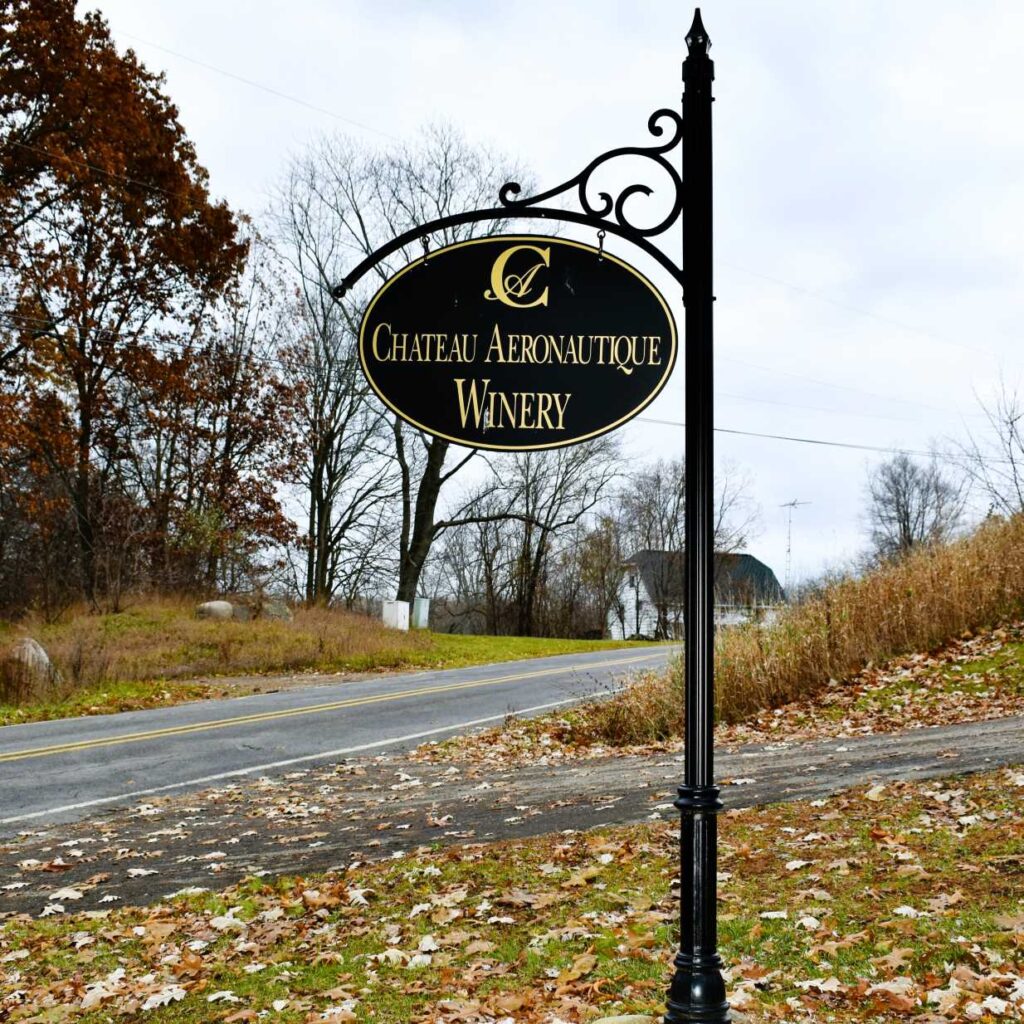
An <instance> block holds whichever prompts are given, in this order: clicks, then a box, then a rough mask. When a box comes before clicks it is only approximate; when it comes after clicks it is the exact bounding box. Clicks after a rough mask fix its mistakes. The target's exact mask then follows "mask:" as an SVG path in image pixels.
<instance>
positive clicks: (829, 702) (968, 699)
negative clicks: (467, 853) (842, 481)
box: [417, 622, 1024, 764]
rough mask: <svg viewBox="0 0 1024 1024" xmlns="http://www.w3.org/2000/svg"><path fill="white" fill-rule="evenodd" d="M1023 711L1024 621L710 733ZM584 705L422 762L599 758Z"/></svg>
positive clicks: (771, 734) (899, 726) (485, 735)
mask: <svg viewBox="0 0 1024 1024" xmlns="http://www.w3.org/2000/svg"><path fill="white" fill-rule="evenodd" d="M1022 713H1024V623H1019V622H1018V623H1015V624H1012V625H1007V626H1003V627H1000V628H998V629H995V630H991V631H988V632H985V633H983V634H979V635H977V636H969V637H963V638H961V639H959V640H955V641H952V642H951V643H949V644H947V645H946V646H944V647H943V648H941V649H940V650H938V651H935V652H932V653H930V654H913V655H910V656H907V657H903V658H897V659H894V660H893V661H891V662H888V663H887V664H885V665H881V666H871V667H869V668H867V669H865V670H864V671H863V672H860V673H858V674H857V675H855V676H853V677H852V678H851V679H849V680H845V681H838V680H830V681H829V682H827V683H826V684H825V685H824V686H823V687H822V688H821V689H820V690H819V691H817V692H816V693H815V694H813V695H812V696H810V697H808V698H806V699H804V700H800V701H794V702H792V703H790V704H785V705H783V706H782V707H779V708H767V709H765V710H763V711H760V712H758V713H757V714H756V715H753V716H752V717H750V718H748V719H747V720H745V721H743V722H738V723H735V724H730V725H720V726H718V727H717V728H716V730H715V742H716V743H717V744H719V745H720V746H722V747H724V748H727V749H731V748H735V747H738V746H740V745H746V744H751V743H777V742H788V743H792V742H807V741H812V740H820V739H826V738H846V737H855V736H865V735H872V734H876V733H890V732H901V731H904V730H907V729H916V728H926V727H928V726H935V725H954V724H958V723H963V722H979V721H985V720H987V719H993V718H1005V717H1008V716H1010V715H1019V714H1022ZM587 718H588V709H587V706H586V705H583V706H581V707H579V708H576V709H573V710H572V711H569V712H561V713H559V714H555V715H547V716H544V717H541V718H534V719H530V720H521V719H510V720H509V721H507V722H506V723H504V725H502V726H501V727H499V728H495V729H489V730H487V731H486V732H482V733H479V734H477V735H476V736H474V737H471V738H470V739H468V740H467V739H464V738H461V737H460V738H459V740H458V741H448V742H445V743H433V744H426V745H425V746H423V747H421V748H420V750H419V751H418V752H417V757H418V758H419V759H421V760H425V761H437V762H441V761H443V762H448V761H462V762H467V761H477V762H481V761H483V762H490V763H493V764H502V763H504V764H521V763H523V760H524V759H526V758H530V757H537V756H540V755H543V754H545V753H547V754H550V753H551V752H552V751H555V750H557V751H558V753H559V756H561V757H603V756H607V755H608V754H609V753H610V752H611V749H612V748H610V747H609V746H608V745H607V744H602V743H600V742H596V741H594V740H593V738H592V735H591V732H590V729H589V728H588V721H587ZM682 748H683V742H682V739H681V738H676V739H670V740H667V741H665V742H661V743H653V744H648V745H645V746H630V747H619V748H615V749H618V750H619V751H620V752H628V753H640V752H644V751H652V750H660V751H665V752H676V751H679V750H682Z"/></svg>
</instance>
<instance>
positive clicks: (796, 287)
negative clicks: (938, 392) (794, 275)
mask: <svg viewBox="0 0 1024 1024" xmlns="http://www.w3.org/2000/svg"><path fill="white" fill-rule="evenodd" d="M719 262H720V263H721V265H722V266H725V267H729V269H730V270H738V271H739V272H740V273H741V274H749V275H750V276H751V277H758V278H760V279H761V280H762V281H769V282H770V283H771V284H777V285H781V286H782V287H783V288H789V289H791V290H792V291H795V292H800V293H802V294H803V295H809V296H811V297H812V298H815V299H817V300H818V301H819V302H825V303H827V304H828V305H830V306H836V307H837V308H838V309H844V310H846V311H847V312H850V313H856V314H857V315H858V316H863V317H867V318H869V319H871V320H876V321H878V323H882V324H886V325H888V326H889V327H896V328H898V329H899V330H901V331H907V332H908V333H910V334H919V335H920V336H921V337H923V338H929V339H931V340H932V341H937V342H938V343H939V344H940V345H947V346H949V347H950V348H958V349H962V350H963V351H964V352H970V353H972V354H973V355H981V356H988V357H989V358H991V359H995V360H997V361H998V360H1001V359H1004V358H1005V356H1001V355H999V354H998V353H996V352H993V351H992V350H991V349H985V348H978V347H977V346H975V345H965V344H964V343H963V342H960V341H952V340H951V339H949V338H944V337H942V335H940V334H935V333H934V332H932V331H927V330H925V329H924V328H923V327H916V326H915V325H913V324H908V323H904V322H903V321H901V320H896V319H894V318H892V317H888V316H883V315H882V314H881V313H875V312H874V311H872V310H870V309H863V308H862V307H860V306H854V305H852V304H851V303H848V302H842V301H840V300H839V299H835V298H833V297H832V296H831V295H828V294H827V293H826V292H822V291H819V290H818V289H816V288H808V287H807V286H806V285H801V284H793V282H792V281H784V280H783V279H782V278H780V277H772V276H771V275H770V274H764V273H761V272H760V271H758V270H748V269H747V268H746V267H740V266H737V265H736V264H735V263H727V262H724V261H721V260H720V261H719ZM1014 361H1015V362H1016V361H1017V360H1014Z"/></svg>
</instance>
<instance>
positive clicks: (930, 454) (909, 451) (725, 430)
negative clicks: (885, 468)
mask: <svg viewBox="0 0 1024 1024" xmlns="http://www.w3.org/2000/svg"><path fill="white" fill-rule="evenodd" d="M636 419H637V421H638V422H640V423H655V424H658V425H660V426H665V427H685V426H686V424H685V423H684V422H683V421H682V420H662V419H655V418H654V417H653V416H637V417H636ZM714 431H715V433H716V434H734V435H737V436H740V437H759V438H763V439H765V440H769V441H790V442H792V443H794V444H813V445H821V446H822V447H825V448H849V449H853V450H854V451H861V452H878V453H880V454H882V455H915V456H918V457H920V458H932V459H941V460H943V461H955V459H954V458H953V457H952V456H950V455H948V454H947V453H945V452H937V451H927V450H924V449H920V448H889V447H885V446H883V445H874V444H858V443H856V442H854V441H827V440H825V439H824V438H820V437H791V436H790V435H788V434H762V433H758V432H757V431H754V430H735V429H733V428H730V427H715V428H714ZM985 461H986V462H993V463H1001V464H1006V463H1009V461H1010V460H1009V459H991V458H988V459H985Z"/></svg>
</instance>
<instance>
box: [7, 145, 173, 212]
mask: <svg viewBox="0 0 1024 1024" xmlns="http://www.w3.org/2000/svg"><path fill="white" fill-rule="evenodd" d="M11 145H14V146H20V147H21V148H22V149H30V150H32V151H33V152H35V153H42V154H43V155H44V156H48V157H49V158H50V159H51V160H64V161H65V162H66V163H69V164H78V166H79V167H88V168H89V169H90V170H92V171H96V172H97V173H99V174H105V175H107V177H108V178H114V179H116V180H117V181H123V182H125V183H126V184H128V185H135V186H136V187H137V188H144V189H147V190H148V191H150V192H160V193H161V194H163V195H165V196H170V197H171V198H172V199H177V198H178V197H179V196H183V195H185V192H184V191H182V192H171V191H169V190H168V189H166V188H161V187H160V186H159V185H152V184H150V183H149V182H145V181H140V180H139V179H138V178H128V177H126V176H125V175H123V174H118V173H117V172H116V171H108V170H107V168H106V167H100V166H99V164H92V163H89V161H88V160H80V159H78V158H77V157H73V156H68V155H67V154H65V153H52V152H51V151H50V150H48V149H44V148H43V147H42V146H33V145H32V144H31V143H29V142H18V141H14V142H12V143H11Z"/></svg>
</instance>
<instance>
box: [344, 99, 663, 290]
mask: <svg viewBox="0 0 1024 1024" xmlns="http://www.w3.org/2000/svg"><path fill="white" fill-rule="evenodd" d="M647 130H648V131H649V132H650V134H651V135H653V136H654V137H655V138H661V136H665V135H667V137H666V138H665V139H664V140H663V141H661V142H659V143H657V144H655V145H651V146H620V147H618V148H617V149H611V150H609V151H608V152H607V153H602V154H601V155H600V156H598V157H596V158H595V159H593V160H591V161H590V163H589V164H587V166H586V167H584V168H583V170H581V171H580V172H579V173H578V174H576V175H574V176H573V177H572V178H569V179H568V180H567V181H564V182H563V183H562V184H561V185H556V186H555V187H554V188H550V189H547V190H546V191H544V192H538V193H537V194H536V195H533V196H527V197H525V198H522V199H519V198H517V197H518V195H519V193H520V192H521V191H522V186H521V185H520V184H519V183H518V182H515V181H507V182H505V184H504V185H502V186H501V188H500V189H499V190H498V203H499V205H498V206H494V207H489V208H484V209H480V210H467V211H466V212H465V213H455V214H451V215H449V216H447V217H439V218H438V219H437V220H432V221H427V222H426V223H424V224H418V225H416V226H415V227H413V228H410V230H408V231H406V232H403V233H402V234H401V235H398V236H396V237H395V238H393V239H391V240H390V241H389V242H387V243H386V244H384V245H382V246H381V247H380V248H379V249H376V250H375V251H374V252H372V253H370V255H369V256H367V257H366V258H365V259H364V260H362V261H361V262H360V263H359V264H358V265H357V266H355V267H354V268H353V269H352V270H351V271H349V273H348V274H346V275H345V278H344V280H342V282H341V283H340V284H339V285H337V286H336V287H335V288H333V289H332V291H331V294H332V295H333V297H334V298H336V299H340V298H342V297H343V296H344V295H345V294H347V293H348V292H349V291H350V290H351V288H352V286H353V285H354V284H355V283H356V282H357V281H358V280H359V279H360V278H361V277H363V275H364V274H366V273H367V272H368V271H369V270H372V269H373V267H375V266H376V265H377V264H378V263H380V262H381V261H382V260H384V259H386V258H387V257H388V256H390V255H391V254H392V253H394V252H397V251H398V250H399V249H401V248H403V247H404V246H406V245H408V244H409V243H410V242H415V241H417V240H422V239H424V238H425V237H427V236H428V235H430V234H432V233H433V232H435V231H443V230H445V229H446V228H451V227H456V226H457V225H460V224H472V223H475V222H478V221H486V220H507V219H508V218H509V217H510V216H511V217H515V218H537V219H542V220H560V221H565V222H567V223H571V224H581V225H583V226H585V227H591V228H595V229H597V230H599V231H608V232H611V233H612V234H614V235H618V236H619V237H620V238H624V239H625V240H626V241H628V242H630V243H632V244H633V245H635V246H636V247H637V248H638V249H641V250H642V251H643V252H645V253H646V254H647V255H648V256H650V257H651V258H652V259H653V260H655V261H656V262H657V263H658V264H660V265H661V266H662V267H663V268H664V269H665V270H667V271H668V272H669V273H670V274H671V275H672V277H673V278H674V279H675V280H676V281H677V282H678V283H679V284H680V285H682V283H683V271H682V268H680V267H679V266H678V265H677V264H676V263H675V262H674V261H673V260H672V259H670V258H669V257H668V256H666V255H665V253H664V252H662V251H661V249H659V248H658V247H657V246H656V245H654V244H653V242H651V241H650V239H651V238H652V237H654V236H656V235H660V234H662V233H664V232H665V231H668V230H669V228H671V227H672V226H673V225H675V224H676V223H677V222H678V221H679V218H680V215H681V214H682V212H683V179H682V176H681V174H680V173H679V170H678V168H677V167H676V166H675V165H674V164H673V162H672V161H671V160H669V159H668V154H670V153H672V151H673V150H675V149H677V148H679V146H680V143H681V142H682V138H683V119H682V117H681V116H680V115H679V114H678V113H676V111H674V110H670V109H668V108H667V107H666V108H662V109H660V110H656V111H655V112H654V113H653V114H651V116H650V117H649V118H648V119H647ZM624 157H632V158H639V159H642V160H647V161H649V162H650V163H651V164H653V165H654V166H655V167H656V168H657V171H658V173H659V174H661V175H663V176H664V178H665V181H666V183H667V185H668V187H669V189H670V190H671V192H670V199H671V202H670V204H669V210H668V213H666V214H665V215H664V216H663V217H662V218H661V219H660V220H658V221H657V222H656V223H654V224H652V225H649V226H646V227H645V226H642V225H641V224H640V223H637V221H636V219H635V218H631V217H630V216H629V215H628V212H627V204H628V205H629V207H630V210H632V209H633V208H635V202H631V200H635V199H636V198H637V197H641V196H642V197H646V198H650V197H651V196H653V195H654V194H655V189H654V188H653V187H652V186H651V185H647V184H643V183H641V182H635V183H633V184H630V185H626V186H625V187H624V188H622V189H621V190H620V191H619V192H618V194H617V195H614V196H613V195H612V194H611V193H610V192H607V191H603V190H602V191H599V192H598V193H597V197H596V200H595V199H592V198H591V182H592V178H593V176H594V174H595V173H596V172H597V171H598V170H600V169H601V168H604V167H606V166H607V165H608V164H610V163H611V162H612V161H614V160H619V159H622V158H624ZM573 191H575V193H576V199H577V201H578V203H579V206H580V209H579V210H572V209H562V208H560V207H557V206H546V205H544V204H545V203H547V202H548V201H549V200H551V199H555V198H557V197H559V196H563V195H566V194H571V193H572V192H573Z"/></svg>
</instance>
